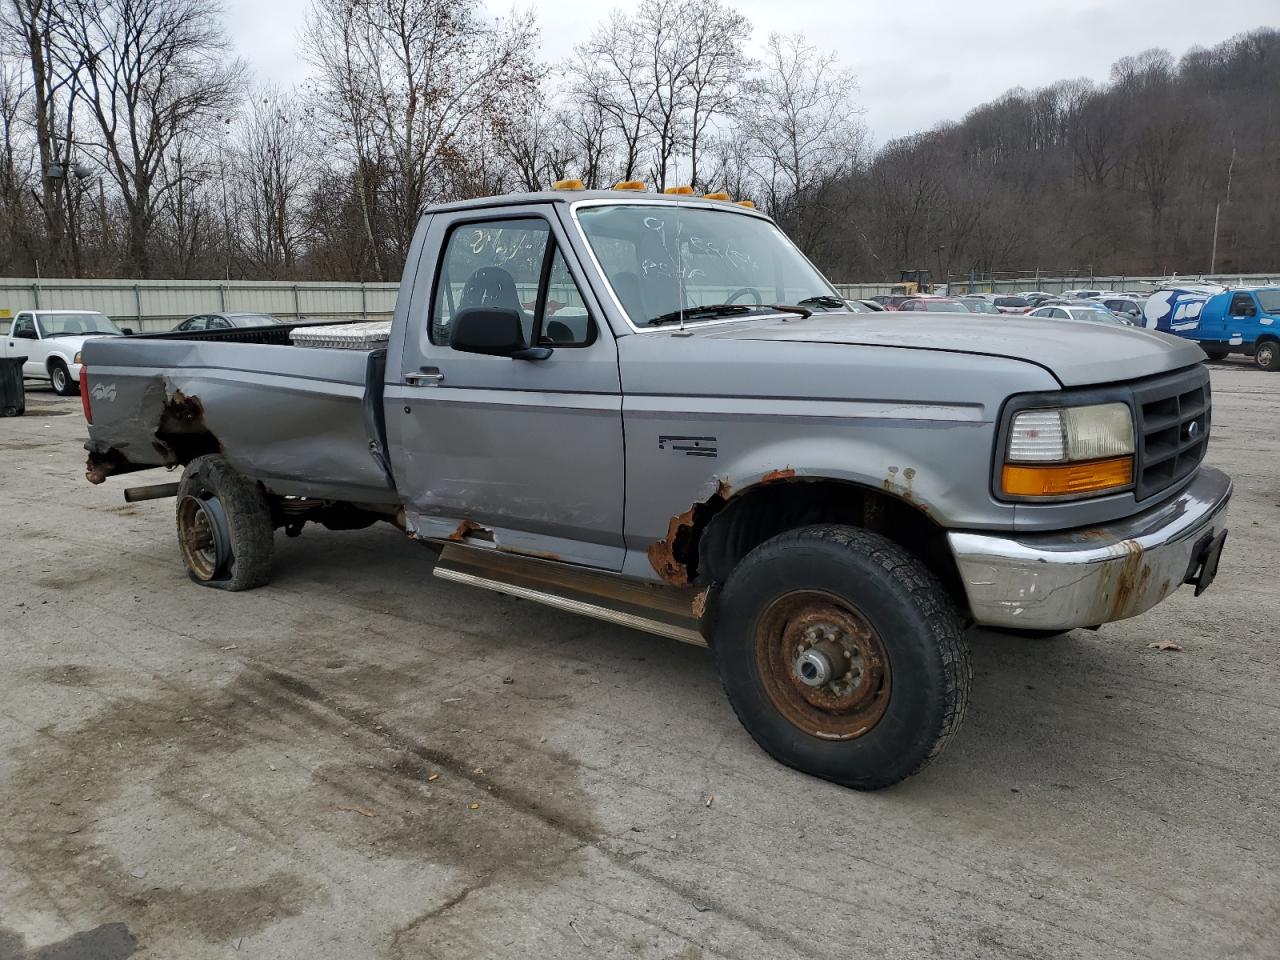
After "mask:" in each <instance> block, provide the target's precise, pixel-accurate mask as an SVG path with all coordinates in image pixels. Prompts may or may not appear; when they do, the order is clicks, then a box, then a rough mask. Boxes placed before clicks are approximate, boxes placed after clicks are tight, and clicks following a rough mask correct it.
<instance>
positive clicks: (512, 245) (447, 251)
mask: <svg viewBox="0 0 1280 960" xmlns="http://www.w3.org/2000/svg"><path fill="white" fill-rule="evenodd" d="M549 235H550V228H549V226H548V224H547V222H546V221H545V220H542V219H538V218H534V217H527V218H522V219H518V220H515V219H513V220H488V221H485V222H484V223H467V224H461V225H459V226H457V227H454V229H453V230H452V232H451V233H450V234H449V239H448V240H447V241H446V242H445V248H444V255H443V256H442V257H441V261H440V274H439V277H438V279H437V280H436V290H435V298H434V301H433V302H432V304H431V325H430V328H429V331H428V332H429V336H430V338H431V342H432V343H435V344H446V345H447V344H448V343H449V326H450V324H451V323H452V321H453V317H454V315H455V314H456V313H457V311H458V310H460V309H462V308H463V307H480V306H484V307H493V308H497V309H506V310H514V311H516V312H517V313H518V314H519V315H520V318H521V321H522V325H523V327H524V335H525V342H526V343H528V342H529V337H530V336H531V334H532V332H533V320H534V310H535V309H536V308H537V304H538V286H539V283H540V282H541V279H542V264H543V260H544V258H545V257H546V251H547V242H548V239H549Z"/></svg>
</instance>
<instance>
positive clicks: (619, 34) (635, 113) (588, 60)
mask: <svg viewBox="0 0 1280 960" xmlns="http://www.w3.org/2000/svg"><path fill="white" fill-rule="evenodd" d="M576 54H577V59H576V60H575V61H574V64H573V66H572V67H571V71H572V75H573V78H574V84H573V88H572V95H573V97H574V99H576V100H579V101H581V102H585V103H588V104H590V105H591V109H592V110H593V111H595V112H596V114H597V115H599V116H601V117H606V118H608V124H609V128H610V133H611V134H613V135H614V136H615V137H616V138H617V140H618V143H619V145H620V148H621V154H622V156H621V161H620V163H619V175H620V176H621V178H622V179H623V180H634V179H635V178H636V177H637V175H638V174H639V169H640V162H641V159H640V158H641V155H642V152H643V151H644V149H645V147H646V146H647V141H648V137H649V136H650V134H651V126H650V124H649V117H650V115H651V112H652V109H653V100H654V97H655V96H656V94H655V92H654V90H653V87H652V85H651V84H649V82H648V74H647V69H646V67H647V59H646V57H647V50H646V49H645V44H644V42H643V37H642V36H641V35H640V34H639V33H638V31H637V30H636V28H635V23H634V22H633V21H632V20H631V18H629V17H627V16H626V15H625V14H623V13H621V12H619V11H617V10H614V11H613V12H611V13H610V14H609V17H608V19H607V20H606V21H605V22H604V24H602V25H601V26H600V27H599V28H597V29H596V31H595V32H594V33H593V34H592V35H591V38H590V39H589V40H587V42H586V43H583V44H581V45H580V46H579V47H578V48H577V50H576Z"/></svg>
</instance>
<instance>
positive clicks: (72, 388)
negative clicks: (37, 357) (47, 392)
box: [49, 360, 80, 397]
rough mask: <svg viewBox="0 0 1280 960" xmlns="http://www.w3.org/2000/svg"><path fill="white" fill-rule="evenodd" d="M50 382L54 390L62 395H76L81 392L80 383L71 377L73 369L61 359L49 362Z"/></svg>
mask: <svg viewBox="0 0 1280 960" xmlns="http://www.w3.org/2000/svg"><path fill="white" fill-rule="evenodd" d="M49 382H50V383H52V384H53V392H54V393H56V394H57V395H58V396H60V397H74V396H76V395H77V394H79V393H80V384H78V383H76V382H75V381H74V380H72V379H71V371H70V370H68V369H67V365H66V364H65V363H63V362H62V361H61V360H55V361H53V363H51V364H49Z"/></svg>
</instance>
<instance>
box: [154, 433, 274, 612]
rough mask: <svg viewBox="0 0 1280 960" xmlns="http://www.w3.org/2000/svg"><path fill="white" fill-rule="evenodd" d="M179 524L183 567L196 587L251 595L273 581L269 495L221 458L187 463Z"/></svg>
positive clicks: (179, 511) (181, 495)
mask: <svg viewBox="0 0 1280 960" xmlns="http://www.w3.org/2000/svg"><path fill="white" fill-rule="evenodd" d="M177 525H178V547H179V550H180V551H181V553H182V562H183V565H184V566H185V567H186V568H187V575H188V576H190V577H191V579H192V580H193V581H194V582H196V583H198V584H200V586H202V587H215V588H217V589H219V590H252V589H253V588H254V587H261V586H263V585H264V584H266V583H267V582H268V581H269V580H270V579H271V557H272V554H273V552H274V549H275V532H274V529H273V527H272V522H271V506H270V504H269V503H268V501H267V495H266V494H265V493H264V492H263V490H262V488H261V487H259V486H258V485H257V484H256V483H254V482H252V481H251V480H249V479H248V478H246V477H243V476H241V475H240V474H239V473H237V472H236V470H235V468H234V467H232V466H231V465H230V464H229V463H227V461H226V460H225V459H224V458H223V457H221V456H218V455H216V454H212V455H209V456H204V457H197V458H196V459H194V460H192V461H191V462H190V463H189V464H187V468H186V470H185V471H184V472H183V474H182V481H181V483H179V485H178V507H177Z"/></svg>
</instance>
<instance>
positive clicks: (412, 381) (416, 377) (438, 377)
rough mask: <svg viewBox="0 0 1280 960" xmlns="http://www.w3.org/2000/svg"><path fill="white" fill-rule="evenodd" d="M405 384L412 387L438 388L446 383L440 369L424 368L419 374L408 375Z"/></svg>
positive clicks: (405, 376)
mask: <svg viewBox="0 0 1280 960" xmlns="http://www.w3.org/2000/svg"><path fill="white" fill-rule="evenodd" d="M404 382H405V383H407V384H408V385H409V386H411V387H438V386H440V384H441V383H443V382H444V374H443V373H441V372H440V368H439V367H423V368H422V370H421V371H420V372H419V373H406V374H405V375H404Z"/></svg>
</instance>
